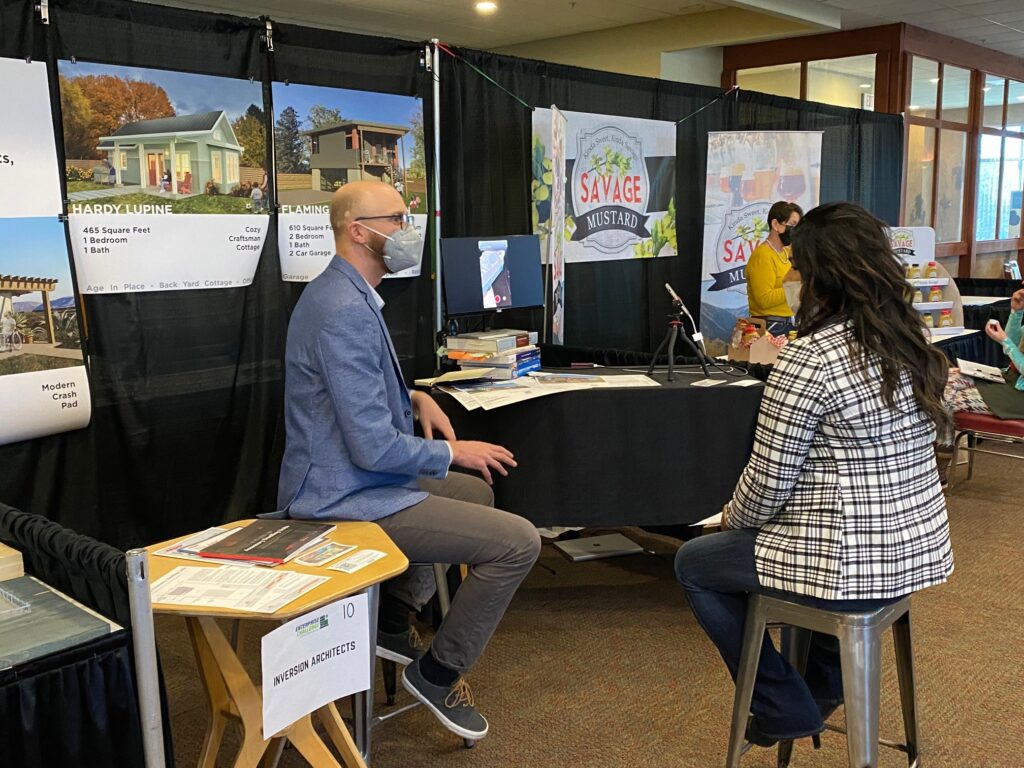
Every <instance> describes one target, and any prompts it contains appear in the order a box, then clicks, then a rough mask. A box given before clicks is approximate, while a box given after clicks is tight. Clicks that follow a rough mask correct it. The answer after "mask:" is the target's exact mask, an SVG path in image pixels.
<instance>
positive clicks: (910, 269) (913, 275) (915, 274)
mask: <svg viewBox="0 0 1024 768" xmlns="http://www.w3.org/2000/svg"><path fill="white" fill-rule="evenodd" d="M907 277H909V278H910V279H911V280H917V279H918V278H920V277H921V265H920V264H908V265H907Z"/></svg>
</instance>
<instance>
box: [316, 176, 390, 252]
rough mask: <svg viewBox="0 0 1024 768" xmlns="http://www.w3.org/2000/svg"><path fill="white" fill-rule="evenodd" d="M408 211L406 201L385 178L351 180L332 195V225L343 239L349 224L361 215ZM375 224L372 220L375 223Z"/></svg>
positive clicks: (382, 214) (335, 235)
mask: <svg viewBox="0 0 1024 768" xmlns="http://www.w3.org/2000/svg"><path fill="white" fill-rule="evenodd" d="M403 211H405V201H404V200H403V199H402V196H401V195H400V194H398V191H397V190H396V189H395V188H394V187H392V186H391V185H390V184H385V183H384V182H382V181H351V182H349V183H348V184H345V185H344V186H342V187H341V188H340V189H339V190H338V191H337V192H335V193H334V196H333V197H332V198H331V229H332V230H334V238H335V239H336V240H341V239H342V238H343V236H345V235H346V233H347V230H348V225H349V224H351V223H352V222H353V221H355V220H356V219H357V218H359V217H360V216H387V215H388V214H392V213H402V212H403ZM371 226H372V224H371Z"/></svg>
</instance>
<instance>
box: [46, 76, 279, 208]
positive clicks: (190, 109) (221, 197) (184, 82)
mask: <svg viewBox="0 0 1024 768" xmlns="http://www.w3.org/2000/svg"><path fill="white" fill-rule="evenodd" d="M58 72H59V84H60V98H61V112H62V115H63V122H64V125H63V127H64V131H63V133H64V151H65V158H66V160H65V168H64V173H65V176H66V178H67V184H68V210H69V213H72V214H74V213H107V214H125V213H158V214H168V213H174V214H184V213H220V214H232V213H235V214H242V213H245V214H264V213H268V212H269V208H270V190H269V188H268V178H267V173H266V155H267V138H266V133H267V131H266V118H265V115H264V112H263V92H262V88H261V86H260V84H259V83H251V82H248V81H243V80H235V79H232V78H225V77H212V76H209V75H196V74H191V73H185V72H171V71H167V70H156V69H144V68H139V67H121V66H110V65H103V64H90V63H86V62H74V63H72V62H70V61H60V62H58Z"/></svg>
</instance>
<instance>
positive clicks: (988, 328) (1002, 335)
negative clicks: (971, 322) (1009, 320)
mask: <svg viewBox="0 0 1024 768" xmlns="http://www.w3.org/2000/svg"><path fill="white" fill-rule="evenodd" d="M1019 293H1024V291H1019ZM1015 295H1016V294H1015ZM985 333H987V334H988V337H989V338H990V339H992V341H995V342H998V343H1000V344H1002V343H1003V342H1004V341H1006V331H1004V330H1003V326H1001V325H1000V324H999V321H998V320H989V321H988V323H986V324H985Z"/></svg>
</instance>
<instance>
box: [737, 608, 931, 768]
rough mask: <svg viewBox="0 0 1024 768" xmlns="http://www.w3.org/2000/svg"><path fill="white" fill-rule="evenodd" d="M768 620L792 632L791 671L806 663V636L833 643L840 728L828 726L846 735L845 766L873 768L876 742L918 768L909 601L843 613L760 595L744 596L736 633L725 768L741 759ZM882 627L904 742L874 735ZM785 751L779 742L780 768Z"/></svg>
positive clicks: (787, 748) (786, 744)
mask: <svg viewBox="0 0 1024 768" xmlns="http://www.w3.org/2000/svg"><path fill="white" fill-rule="evenodd" d="M769 622H773V623H780V624H784V625H786V626H787V627H792V628H794V630H795V631H796V632H797V634H795V635H793V636H791V638H790V641H789V642H788V643H787V644H786V646H787V647H786V648H785V650H786V651H787V657H788V658H789V660H790V662H791V663H793V662H795V663H796V665H797V668H798V669H799V668H801V667H803V666H805V665H806V655H807V647H808V644H809V642H810V632H821V633H823V634H827V635H833V636H834V637H836V638H838V639H839V655H840V660H841V664H842V675H843V696H844V699H845V707H846V730H845V731H842V730H841V729H838V728H832V727H831V726H829V728H830V730H836V731H839V732H841V733H843V732H845V733H846V745H847V753H848V756H849V768H876V766H877V765H878V745H879V743H881V744H882V745H883V746H887V747H893V748H895V749H899V750H900V751H902V752H905V753H906V754H907V764H908V766H910V768H919V767H920V761H919V754H918V732H917V704H916V700H915V696H914V662H913V649H912V647H911V640H910V598H909V597H905V598H903V599H902V600H898V601H896V602H894V603H892V604H890V605H887V606H885V607H883V608H879V609H878V610H876V611H871V612H869V613H844V612H839V611H826V610H822V609H820V608H810V607H807V606H803V605H799V604H797V603H791V602H789V601H786V600H780V599H778V598H775V597H768V596H766V595H751V596H750V601H749V604H748V608H747V620H746V626H745V627H744V630H743V650H742V653H741V655H740V664H739V669H738V670H737V675H736V697H735V699H734V701H733V711H732V730H731V732H730V735H729V756H728V760H727V762H726V766H727V768H739V765H740V757H741V756H742V754H743V752H744V751H745V750H744V739H743V734H744V732H745V730H746V725H747V717H748V715H749V712H750V700H751V698H752V696H753V692H754V680H755V678H756V677H757V663H758V659H759V658H760V655H761V643H762V642H763V640H764V633H765V629H766V627H767V625H768V623H769ZM889 627H892V631H893V641H894V643H895V646H896V670H897V675H898V677H899V685H900V701H901V703H902V708H903V727H904V731H905V734H906V744H898V743H895V742H889V741H882V742H879V738H878V713H879V698H880V677H881V654H882V643H881V639H882V634H883V633H884V632H885V630H887V629H888V628H889ZM801 655H802V656H803V658H802V659H801V658H800V656H801ZM791 752H792V742H782V743H780V745H779V759H778V765H779V768H785V766H788V765H789V757H790V754H791Z"/></svg>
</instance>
